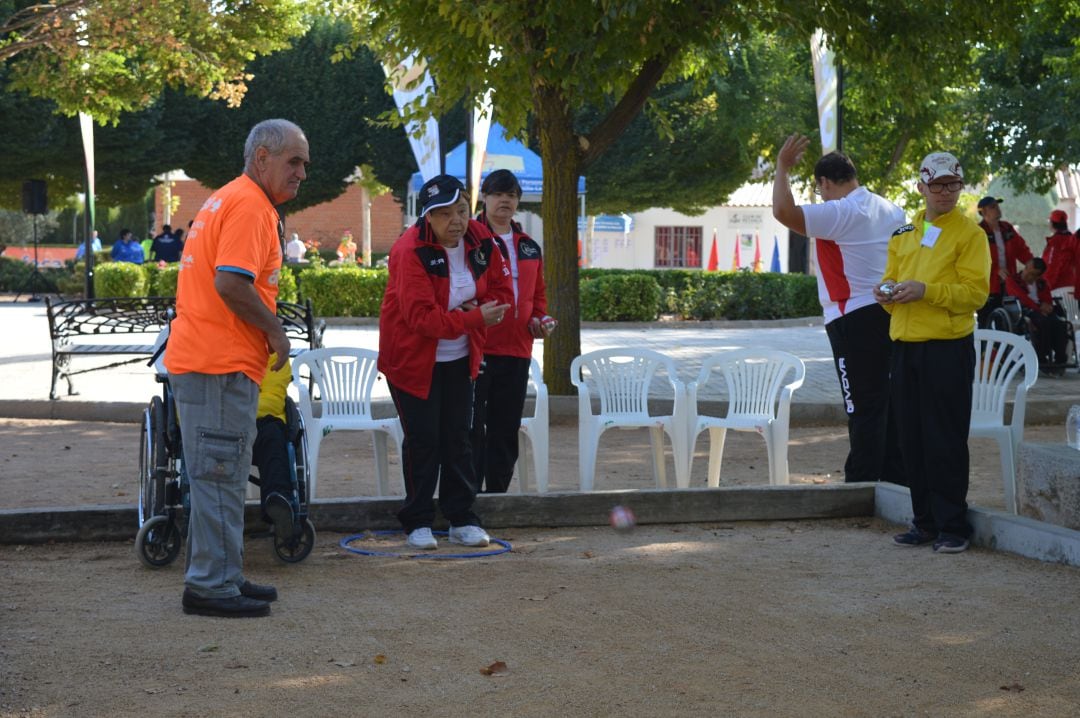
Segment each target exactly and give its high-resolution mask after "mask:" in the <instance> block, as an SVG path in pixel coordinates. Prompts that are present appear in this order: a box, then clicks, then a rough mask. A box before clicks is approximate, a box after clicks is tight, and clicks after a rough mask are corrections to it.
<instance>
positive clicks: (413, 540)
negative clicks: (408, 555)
mask: <svg viewBox="0 0 1080 718" xmlns="http://www.w3.org/2000/svg"><path fill="white" fill-rule="evenodd" d="M405 543H407V544H409V548H419V549H423V550H425V551H430V550H431V549H436V548H439V542H438V541H436V540H435V536H433V535H432V533H431V529H430V528H428V527H427V526H421V527H420V528H418V529H413V530H412V531H410V532H409V540H408V541H406V542H405Z"/></svg>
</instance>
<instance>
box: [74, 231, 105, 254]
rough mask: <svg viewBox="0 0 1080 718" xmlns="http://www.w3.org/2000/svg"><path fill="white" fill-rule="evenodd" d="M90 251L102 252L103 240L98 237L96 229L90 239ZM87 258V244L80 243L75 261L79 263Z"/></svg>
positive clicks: (76, 249) (76, 250)
mask: <svg viewBox="0 0 1080 718" xmlns="http://www.w3.org/2000/svg"><path fill="white" fill-rule="evenodd" d="M90 251H91V252H100V251H101V238H100V237H98V232H97V230H96V229H95V230H94V233H93V235H91V237H90ZM85 256H86V242H79V246H78V247H76V248H75V261H78V260H80V259H82V258H83V257H85Z"/></svg>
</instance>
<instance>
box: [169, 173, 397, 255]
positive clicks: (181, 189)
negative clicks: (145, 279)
mask: <svg viewBox="0 0 1080 718" xmlns="http://www.w3.org/2000/svg"><path fill="white" fill-rule="evenodd" d="M211 191H212V190H210V189H209V188H207V187H204V186H203V185H201V184H199V183H198V182H196V181H195V180H178V181H175V182H174V183H173V188H172V195H173V198H174V206H176V205H175V198H177V197H179V199H180V202H179V206H178V207H177V209H176V211H175V212H173V215H172V222H171V224H172V226H173V227H174V228H177V227H178V228H181V229H184V230H185V231H186V230H187V225H188V222H190V221H191V220H192V219H194V218H195V214H196V213H197V212H198V211H199V208H200V207H202V205H203V202H205V201H206V198H207V197H209V196H210V193H211ZM301 191H303V189H302V188H301ZM360 196H361V192H360V188H359V187H358V186H356V185H352V186H350V187H349V189H347V190H346V191H345V193H344V194H342V195H341V196H339V197H338V198H337V199H334V200H332V201H330V202H324V203H322V204H320V205H316V206H315V207H308V208H307V209H305V210H301V211H300V212H295V213H289V212H288V209H289V205H288V204H285V205H284V209H285V211H286V214H285V236H286V237H288V236H289V235H290V234H292V233H293V232H297V233H299V235H300V239H302V240H304V241H308V240H312V239H313V240H316V241H317V242H319V244H320V245H321V246H322V247H324V248H325V249H337V246H338V242H339V241H340V240H341V235H342V233H343V232H344V231H345V230H349V231H350V232H352V235H353V239H354V240H355V241H356V245H357V249H358V250H361V249H362V248H363V244H362V228H363V215H362V212H361V203H360ZM164 197H165V190H164V188H163V187H160V186H159V187H158V189H157V193H156V196H155V201H154V211H155V212H156V216H157V218H158V222H157V225H156V226H155V228H154V233H155V234H157V233H158V232H160V231H161V224H162V218H163V217H164V214H163V211H162V210H163V204H162V203H163V201H164ZM404 221H405V214H404V212H403V210H402V208H401V205H400V204H398V202H397V201H396V200H395V199H394V196H393V195H392V194H389V193H387V194H384V195H382V196H379V197H374V198H373V199H372V201H371V251H372V252H374V253H376V254H378V253H386V252H389V251H390V245H391V244H393V243H394V240H395V239H397V238H398V236H399V235H400V234H401V232H402V230H403V229H404V227H403V222H404Z"/></svg>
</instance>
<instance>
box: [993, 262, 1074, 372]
mask: <svg viewBox="0 0 1080 718" xmlns="http://www.w3.org/2000/svg"><path fill="white" fill-rule="evenodd" d="M1045 272H1046V262H1044V261H1043V260H1042V259H1040V258H1039V257H1034V258H1032V259H1029V260H1028V261H1027V263H1026V264H1025V265H1024V268H1023V269H1022V270H1021V271H1019V272H1014V273H1013V274H1012V275H1010V276H1009V277H1007V278H1006V280H1005V287H1006V290H1007V291H1008V293H1009V294H1010V295H1011V296H1014V297H1016V298H1017V300H1019V302H1020V307H1021V312H1022V314H1023V316H1024V317H1025V318H1026V319H1027V321H1028V322H1030V324H1031V327H1032V330H1033V336H1032V338H1031V343H1032V344H1033V345H1034V346H1035V352H1036V354H1038V355H1039V363H1040V364H1041V365H1044V366H1045V365H1049V367H1050V368H1061V367H1064V366H1065V363H1066V361H1067V357H1066V344H1067V341H1068V333H1067V328H1066V326H1065V321H1066V320H1065V313H1064V311H1063V310H1062V309H1061V307H1060V306H1057V305H1055V303H1054V300H1053V297H1052V296H1051V295H1050V286H1049V285H1048V284H1047V283H1046V280H1044V279H1043V278H1042V277H1043V274H1045Z"/></svg>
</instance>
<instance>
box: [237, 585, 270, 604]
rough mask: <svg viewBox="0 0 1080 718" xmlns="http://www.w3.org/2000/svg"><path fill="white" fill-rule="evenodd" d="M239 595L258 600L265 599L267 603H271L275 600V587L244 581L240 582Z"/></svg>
mask: <svg viewBox="0 0 1080 718" xmlns="http://www.w3.org/2000/svg"><path fill="white" fill-rule="evenodd" d="M240 595H241V596H245V597H247V598H254V599H257V600H259V601H266V602H267V603H273V602H274V601H276V600H277V589H276V588H274V587H273V586H263V585H261V584H258V583H252V582H251V581H244V582H243V583H242V584H240Z"/></svg>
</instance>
